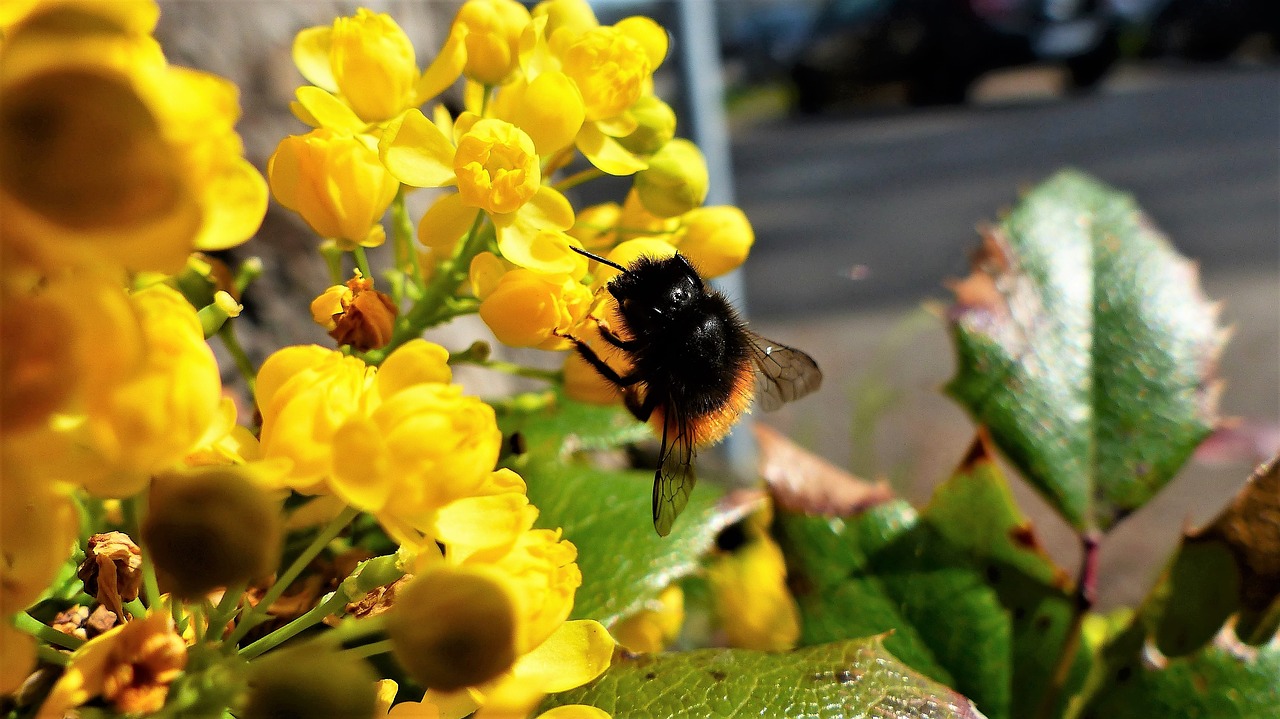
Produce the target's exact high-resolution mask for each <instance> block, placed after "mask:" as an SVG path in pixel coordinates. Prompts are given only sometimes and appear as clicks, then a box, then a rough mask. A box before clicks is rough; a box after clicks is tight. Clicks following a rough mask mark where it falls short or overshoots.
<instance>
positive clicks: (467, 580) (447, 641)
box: [387, 567, 516, 692]
mask: <svg viewBox="0 0 1280 719" xmlns="http://www.w3.org/2000/svg"><path fill="white" fill-rule="evenodd" d="M387 634H388V635H389V636H390V637H391V641H392V643H393V646H394V652H395V656H396V659H398V660H399V661H400V665H401V666H403V667H404V668H405V671H407V672H408V673H409V675H410V676H412V677H413V678H414V679H416V680H417V681H418V682H419V683H421V684H422V685H423V686H426V687H430V688H431V689H437V690H440V691H446V692H448V691H454V690H456V689H461V688H463V687H469V686H475V685H477V684H480V683H482V682H485V681H488V680H489V679H492V678H494V677H496V676H498V675H499V674H501V673H502V672H504V671H506V670H507V669H508V668H509V667H510V666H511V665H512V664H513V663H515V660H516V612H515V605H514V603H513V598H512V597H511V596H510V595H509V594H508V590H507V588H506V586H505V584H503V583H502V582H501V581H500V580H499V579H497V578H496V577H494V576H491V575H489V574H487V573H485V572H484V571H482V570H472V569H462V568H443V567H442V568H439V569H435V570H433V571H431V572H430V573H429V574H424V575H421V576H418V577H416V578H414V580H413V581H412V582H410V583H409V584H408V586H406V587H405V588H404V589H403V590H401V592H400V594H399V596H397V597H396V603H395V605H394V606H392V608H391V611H389V612H388V613H387Z"/></svg>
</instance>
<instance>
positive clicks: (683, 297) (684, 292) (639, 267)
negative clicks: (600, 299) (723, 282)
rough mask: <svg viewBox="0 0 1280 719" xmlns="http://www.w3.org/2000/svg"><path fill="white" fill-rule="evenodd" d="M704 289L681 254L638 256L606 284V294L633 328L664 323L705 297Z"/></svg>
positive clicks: (697, 276)
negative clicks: (616, 303) (615, 300)
mask: <svg viewBox="0 0 1280 719" xmlns="http://www.w3.org/2000/svg"><path fill="white" fill-rule="evenodd" d="M706 291H707V290H706V286H705V285H703V283H702V278H701V277H700V276H699V275H698V272H697V270H695V269H694V268H693V265H691V264H689V260H688V259H686V258H685V257H684V255H680V254H677V255H674V256H672V257H666V258H662V259H655V258H652V257H641V258H640V259H638V260H636V261H635V262H634V263H633V264H632V265H631V267H629V268H627V271H626V272H625V273H623V274H620V275H618V276H617V277H615V278H614V279H613V281H611V282H610V283H609V293H610V294H612V295H613V296H614V297H615V298H616V299H617V300H618V304H619V306H620V307H621V308H622V315H623V317H625V318H626V320H627V321H628V322H629V323H631V324H632V325H641V326H643V325H646V324H654V323H660V322H663V321H665V320H666V319H667V318H670V317H672V316H675V315H678V314H680V313H681V312H682V311H684V310H685V309H687V308H688V307H690V306H692V305H694V304H695V303H697V301H698V300H699V299H700V298H701V297H702V296H704V295H705V294H706Z"/></svg>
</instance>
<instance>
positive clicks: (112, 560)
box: [76, 532, 142, 617]
mask: <svg viewBox="0 0 1280 719" xmlns="http://www.w3.org/2000/svg"><path fill="white" fill-rule="evenodd" d="M76 576H77V577H79V579H80V581H82V582H84V591H85V593H86V594H91V595H93V597H94V598H95V599H97V600H98V602H100V603H101V604H103V605H104V606H106V607H107V609H109V610H111V612H112V613H114V614H115V615H116V616H117V617H123V616H124V607H123V606H122V603H123V602H128V601H132V600H134V599H137V598H138V591H139V590H140V589H141V588H142V550H141V549H140V548H139V547H138V545H137V544H135V543H134V541H133V540H132V539H130V538H129V535H127V534H125V533H124V532H105V533H103V534H95V535H93V536H92V537H89V545H88V546H87V547H86V548H85V558H84V562H82V563H81V564H80V568H79V569H78V570H77V571H76Z"/></svg>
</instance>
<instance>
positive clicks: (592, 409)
mask: <svg viewBox="0 0 1280 719" xmlns="http://www.w3.org/2000/svg"><path fill="white" fill-rule="evenodd" d="M498 424H499V426H501V427H502V431H503V433H505V434H508V435H509V434H512V433H515V432H518V433H520V434H521V435H522V436H523V437H524V441H525V444H526V445H527V448H528V451H529V452H531V453H534V454H537V455H539V456H542V457H547V456H555V457H560V456H564V455H567V454H572V453H573V452H576V451H578V450H583V449H588V450H593V449H610V448H613V447H619V446H622V445H625V444H630V443H633V442H640V441H643V440H645V439H649V438H651V437H653V431H652V430H651V429H649V425H647V424H645V423H643V422H637V421H636V420H635V418H634V417H632V416H631V415H630V414H629V413H628V412H627V411H626V410H624V409H622V407H617V406H610V407H601V406H597V405H591V404H585V403H583V402H575V401H573V400H571V399H569V398H567V397H565V396H564V395H563V394H561V393H552V392H547V393H540V394H532V395H522V396H519V397H517V398H516V400H515V401H513V402H512V403H511V404H510V405H509V406H507V407H504V408H503V409H501V410H499V415H498Z"/></svg>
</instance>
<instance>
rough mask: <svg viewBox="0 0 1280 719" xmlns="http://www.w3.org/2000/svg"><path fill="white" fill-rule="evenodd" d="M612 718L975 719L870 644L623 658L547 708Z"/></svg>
mask: <svg viewBox="0 0 1280 719" xmlns="http://www.w3.org/2000/svg"><path fill="white" fill-rule="evenodd" d="M565 704H589V705H592V706H596V707H600V708H601V709H603V710H605V711H607V712H610V713H612V714H613V715H614V716H618V717H623V716H643V717H647V718H649V719H665V718H667V717H728V716H786V717H792V718H795V719H802V718H805V717H815V718H817V717H833V718H834V717H917V718H919V719H944V718H948V717H956V718H957V719H958V718H960V717H964V718H966V719H968V718H976V717H980V716H982V715H981V714H979V713H978V711H977V710H976V709H975V708H974V707H973V704H972V703H971V702H969V701H968V700H967V699H965V698H964V697H963V696H960V695H959V694H957V693H956V692H955V691H953V690H951V689H948V688H947V687H945V686H941V685H939V684H936V683H934V682H931V681H929V680H928V679H926V678H924V677H921V676H920V675H918V674H916V673H915V672H913V671H911V670H910V669H908V668H907V667H906V666H903V665H902V664H901V663H900V662H899V661H898V660H897V659H895V658H894V657H893V656H892V655H891V654H889V653H888V652H887V651H885V649H884V647H883V646H881V643H880V640H879V639H878V638H876V637H871V638H867V639H857V640H853V641H845V642H838V643H834V644H827V645H824V646H819V647H810V648H808V649H798V650H796V651H793V652H785V653H769V652H754V651H748V650H744V649H701V650H697V651H691V652H671V653H667V654H641V655H623V656H620V657H615V659H614V662H613V666H612V667H610V668H609V670H608V671H607V672H605V673H604V675H602V676H601V677H600V678H599V679H597V680H596V681H594V682H592V683H591V684H588V685H586V686H584V687H582V688H580V689H574V690H572V691H569V692H565V693H563V694H557V695H555V696H553V697H551V698H550V701H549V702H548V706H561V705H565Z"/></svg>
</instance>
